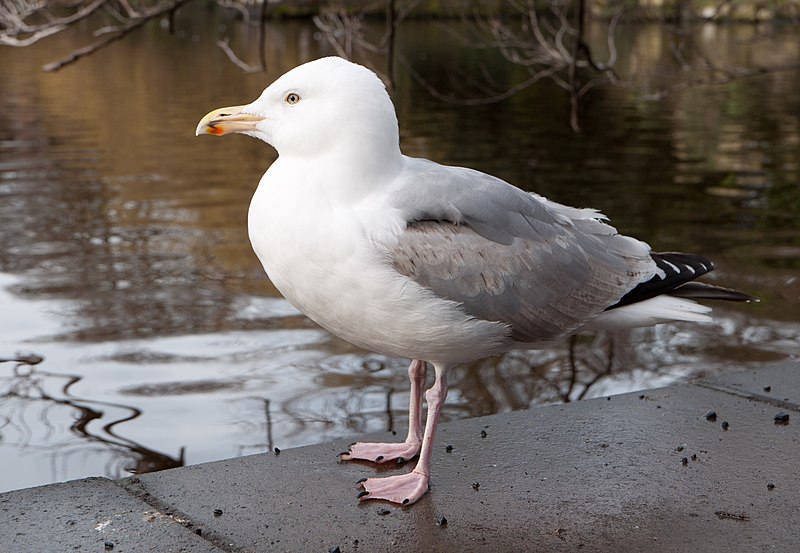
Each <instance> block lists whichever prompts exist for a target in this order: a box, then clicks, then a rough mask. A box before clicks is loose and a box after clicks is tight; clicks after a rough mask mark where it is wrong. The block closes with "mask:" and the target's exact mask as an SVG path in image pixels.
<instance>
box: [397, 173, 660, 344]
mask: <svg viewBox="0 0 800 553" xmlns="http://www.w3.org/2000/svg"><path fill="white" fill-rule="evenodd" d="M416 163H417V164H418V167H417V168H416V169H417V172H416V173H415V175H416V177H415V183H414V186H403V187H402V189H403V195H402V196H398V197H397V199H396V204H395V205H397V206H398V207H399V208H400V209H401V210H402V211H403V213H405V214H406V216H407V220H408V226H407V228H406V231H405V232H403V233H402V234H401V236H400V238H399V241H398V243H397V244H396V245H395V246H394V247H392V248H391V249H390V255H391V258H392V262H393V264H394V267H395V269H396V270H397V271H398V272H400V273H402V274H404V275H406V276H408V277H409V278H411V279H413V280H414V281H416V282H417V283H419V284H421V285H422V286H425V287H427V288H429V289H431V290H432V291H433V292H434V293H436V294H437V295H438V296H440V297H444V298H447V299H450V300H453V301H456V302H459V303H461V304H462V305H463V307H464V310H465V311H466V312H467V313H468V314H469V315H471V316H473V317H476V318H478V319H483V320H488V321H499V322H503V323H506V324H508V325H509V326H510V327H511V332H512V337H513V338H514V339H515V340H517V341H519V342H525V343H530V342H542V341H548V340H552V339H554V338H557V337H559V336H563V335H566V334H569V333H570V332H572V331H574V330H575V329H577V328H579V327H581V326H582V325H583V324H584V323H586V322H587V321H588V320H590V319H592V318H593V317H594V316H596V315H597V314H599V313H601V312H602V311H603V310H604V309H605V308H607V307H609V306H610V305H613V304H614V303H616V302H617V301H618V300H619V299H620V298H621V297H622V296H624V295H625V293H627V292H628V291H629V290H631V289H633V288H634V287H635V286H636V285H637V284H639V283H641V282H644V281H646V280H647V279H649V278H650V277H651V276H653V274H654V273H655V264H654V263H653V261H652V259H651V258H650V253H649V251H650V250H649V248H648V247H647V245H646V244H644V243H642V242H639V241H637V240H634V239H632V238H628V237H625V236H621V235H619V234H618V233H617V232H616V230H615V229H614V228H613V227H611V226H610V225H607V224H605V223H603V222H602V221H601V220H600V217H601V216H600V215H598V214H597V213H596V212H594V211H591V210H580V209H575V208H570V207H567V206H562V205H560V204H557V203H554V202H550V201H548V200H546V199H544V198H541V197H539V196H535V195H531V194H527V193H525V192H522V191H521V190H519V189H517V188H515V187H512V186H511V185H509V184H507V183H505V182H503V181H501V180H500V179H496V178H495V177H492V176H490V175H486V174H483V173H480V172H477V171H473V170H470V169H463V168H455V167H442V166H440V165H436V164H433V163H430V162H427V161H426V160H416ZM412 190H416V191H419V194H418V195H417V194H414V193H410V191H412ZM436 198H442V200H441V201H436ZM444 198H447V199H446V200H444ZM423 199H424V200H423Z"/></svg>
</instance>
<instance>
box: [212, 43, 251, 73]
mask: <svg viewBox="0 0 800 553" xmlns="http://www.w3.org/2000/svg"><path fill="white" fill-rule="evenodd" d="M217 46H219V47H220V48H222V51H223V52H225V55H226V56H228V59H229V60H231V62H233V64H234V65H235V66H236V67H238V68H239V69H241V70H242V71H244V72H245V73H255V72H257V71H261V69H262V68H261V67H260V66H258V65H250V64H249V63H245V62H243V61H242V60H240V59H239V57H238V56H237V55H236V54H235V53H234V51H233V50H231V47H230V46H228V39H227V38H225V39H224V40H218V41H217Z"/></svg>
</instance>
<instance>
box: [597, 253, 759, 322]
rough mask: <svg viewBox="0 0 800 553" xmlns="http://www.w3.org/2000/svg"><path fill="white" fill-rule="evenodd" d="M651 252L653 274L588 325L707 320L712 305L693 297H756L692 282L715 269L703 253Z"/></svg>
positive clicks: (742, 299)
mask: <svg viewBox="0 0 800 553" xmlns="http://www.w3.org/2000/svg"><path fill="white" fill-rule="evenodd" d="M651 256H652V258H653V261H655V263H656V267H657V268H658V272H657V273H656V275H655V276H653V277H652V278H651V279H650V280H648V281H646V282H642V283H641V284H639V285H637V286H636V287H635V288H634V289H633V290H631V291H630V292H628V293H627V294H625V295H624V296H622V298H620V300H619V301H618V302H617V303H615V304H614V305H612V306H610V307H608V308H607V309H606V310H605V311H604V312H603V313H601V314H600V315H598V316H597V317H596V318H595V319H594V320H593V321H591V322H590V323H589V324H588V325H586V326H587V327H589V328H633V327H638V326H650V325H654V324H658V323H664V322H669V321H691V322H708V321H710V320H711V317H710V316H709V315H708V313H709V312H710V311H711V308H710V307H706V306H705V305H700V304H698V303H696V302H695V301H693V300H725V301H737V302H750V301H758V299H756V298H754V297H753V296H750V295H748V294H745V293H743V292H739V291H738V290H733V289H731V288H723V287H722V286H716V285H714V284H707V283H704V282H694V279H696V278H698V277H700V276H702V275H704V274H706V273H708V272H710V271H712V270H714V265H713V264H712V263H711V261H710V260H708V259H706V258H705V257H702V256H699V255H692V254H686V253H672V252H670V253H654V254H651Z"/></svg>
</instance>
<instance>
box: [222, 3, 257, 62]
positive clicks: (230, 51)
mask: <svg viewBox="0 0 800 553" xmlns="http://www.w3.org/2000/svg"><path fill="white" fill-rule="evenodd" d="M267 2H268V0H261V8H260V11H259V16H258V40H257V41H256V43H257V45H258V62H259V64H258V65H251V64H249V63H246V62H244V61H242V59H241V58H239V56H237V55H236V52H234V51H233V49H231V47H230V45H229V44H228V39H227V37H226V38H225V39H223V40H218V41H217V46H219V47H220V48H221V49H222V51H223V52H225V55H226V56H228V59H229V60H231V63H233V64H234V65H235V66H236V67H238V68H239V69H241V70H242V71H244V72H245V73H255V72H257V71H266V70H267V60H266V37H267ZM220 5H221V6H224V7H226V8H235V9H238V10H240V11H241V12H242V13H243V14H244V20H245V22H249V21H250V12H248V11H247V9H246V8H245V7H244V6H243V5H242V4H240V3H237V2H231V1H230V0H226V1H225V2H220Z"/></svg>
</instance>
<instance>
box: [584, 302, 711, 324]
mask: <svg viewBox="0 0 800 553" xmlns="http://www.w3.org/2000/svg"><path fill="white" fill-rule="evenodd" d="M710 311H711V308H710V307H707V306H705V305H700V304H699V303H696V302H694V301H692V300H687V299H684V298H676V297H673V296H656V297H655V298H650V299H649V300H644V301H640V302H637V303H632V304H630V305H626V306H623V307H617V308H616V309H611V310H609V311H604V312H602V313H601V314H600V315H598V316H597V317H595V318H594V319H593V320H592V321H590V322H589V323H587V324H586V325H585V326H584V328H586V329H591V330H597V329H623V328H636V327H639V326H652V325H656V324H659V323H667V322H671V321H689V322H697V323H707V322H710V321H711V317H710V316H709V315H707V313H709V312H710Z"/></svg>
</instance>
